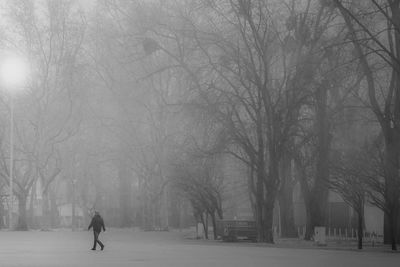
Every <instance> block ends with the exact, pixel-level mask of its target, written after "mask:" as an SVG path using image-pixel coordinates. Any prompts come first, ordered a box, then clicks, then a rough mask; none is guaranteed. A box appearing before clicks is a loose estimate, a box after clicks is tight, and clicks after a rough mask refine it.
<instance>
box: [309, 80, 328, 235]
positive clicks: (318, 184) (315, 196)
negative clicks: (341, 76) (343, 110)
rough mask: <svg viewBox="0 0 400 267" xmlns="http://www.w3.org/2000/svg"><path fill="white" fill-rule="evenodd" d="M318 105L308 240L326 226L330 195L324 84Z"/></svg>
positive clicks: (320, 91)
mask: <svg viewBox="0 0 400 267" xmlns="http://www.w3.org/2000/svg"><path fill="white" fill-rule="evenodd" d="M315 97H316V100H317V103H316V126H315V127H316V131H317V140H318V141H317V142H318V143H317V147H316V149H317V151H316V152H317V162H316V170H315V178H314V179H315V181H314V186H313V188H312V189H311V190H309V192H310V195H309V201H305V204H306V205H310V206H309V207H308V208H309V216H310V218H308V220H307V221H308V222H309V225H306V239H307V240H309V239H311V237H312V236H313V234H314V228H315V227H316V226H326V217H327V211H328V209H327V207H328V195H329V190H328V186H327V182H328V179H329V172H328V170H329V168H328V167H329V151H330V143H331V140H330V139H331V138H330V130H329V128H330V127H329V116H328V114H327V102H328V92H327V86H325V84H322V85H321V86H320V87H319V88H318V89H317V92H316V94H315Z"/></svg>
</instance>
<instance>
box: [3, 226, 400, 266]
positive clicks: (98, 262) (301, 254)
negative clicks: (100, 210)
mask: <svg viewBox="0 0 400 267" xmlns="http://www.w3.org/2000/svg"><path fill="white" fill-rule="evenodd" d="M91 238H92V233H91V232H69V231H56V232H32V231H31V232H5V231H4V232H0V266H1V267H3V266H4V267H6V266H15V267H17V266H18V267H28V266H29V267H36V266H38V267H39V266H40V267H46V266H51V267H64V266H65V267H66V266H68V267H70V266H82V267H83V266H85V267H88V266H96V267H103V266H104V267H106V266H107V267H119V266H129V267H132V266H143V267H155V266H160V267H207V266H210V267H214V266H215V267H252V266H255V267H256V266H257V267H258V266H263V267H265V266H268V267H286V266H296V267H303V266H304V267H314V266H315V267H316V266H324V267H330V266H332V267H333V266H341V267H342V266H351V267H357V266H362V267H369V266H371V267H376V266H385V267H388V266H400V254H399V253H387V252H386V253H382V252H356V251H338V250H320V249H296V248H295V249H293V248H274V247H265V246H257V245H249V244H220V243H215V242H204V241H196V240H185V239H183V238H181V237H180V236H179V235H177V234H176V233H165V232H158V233H157V232H134V231H131V230H110V231H108V232H106V233H104V234H101V236H100V238H101V240H103V241H104V243H105V244H106V248H105V250H104V251H91V250H90V247H91V242H92V240H91Z"/></svg>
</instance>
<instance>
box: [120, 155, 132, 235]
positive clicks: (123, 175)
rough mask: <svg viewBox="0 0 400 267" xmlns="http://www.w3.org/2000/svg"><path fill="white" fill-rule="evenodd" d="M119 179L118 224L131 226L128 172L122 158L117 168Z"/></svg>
mask: <svg viewBox="0 0 400 267" xmlns="http://www.w3.org/2000/svg"><path fill="white" fill-rule="evenodd" d="M118 179H119V212H120V226H121V227H130V226H132V219H131V217H130V216H129V214H130V209H131V205H130V204H131V198H130V196H131V186H130V181H129V173H128V169H127V166H126V163H125V162H124V160H123V159H122V160H121V162H120V164H119V170H118Z"/></svg>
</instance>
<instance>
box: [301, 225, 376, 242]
mask: <svg viewBox="0 0 400 267" xmlns="http://www.w3.org/2000/svg"><path fill="white" fill-rule="evenodd" d="M305 233H306V227H305V226H303V227H298V228H297V234H298V236H299V238H300V239H304V236H305ZM377 233H378V231H370V230H364V236H363V242H365V243H368V242H371V243H372V244H375V243H383V235H381V234H377ZM326 239H327V240H328V241H357V240H358V232H357V229H354V228H331V227H327V228H326Z"/></svg>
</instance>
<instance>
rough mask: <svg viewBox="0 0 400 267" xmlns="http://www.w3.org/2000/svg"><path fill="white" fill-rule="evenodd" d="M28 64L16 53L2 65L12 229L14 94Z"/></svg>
mask: <svg viewBox="0 0 400 267" xmlns="http://www.w3.org/2000/svg"><path fill="white" fill-rule="evenodd" d="M28 69H29V68H28V64H27V62H26V61H25V60H24V58H22V57H20V56H16V55H10V56H7V57H6V58H5V59H4V60H3V61H2V62H1V65H0V75H1V82H2V85H3V87H4V88H5V89H6V90H7V91H8V92H9V94H10V102H11V103H10V172H9V174H10V177H9V179H10V205H9V209H8V219H9V228H10V229H12V211H13V171H14V94H15V93H16V92H17V91H19V90H22V89H23V84H24V83H25V81H26V79H27V77H28Z"/></svg>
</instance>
